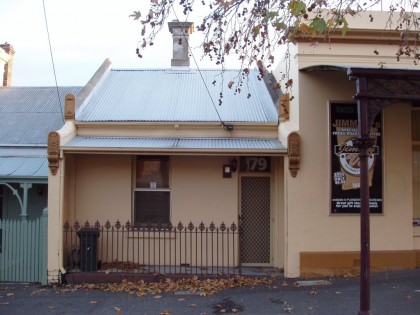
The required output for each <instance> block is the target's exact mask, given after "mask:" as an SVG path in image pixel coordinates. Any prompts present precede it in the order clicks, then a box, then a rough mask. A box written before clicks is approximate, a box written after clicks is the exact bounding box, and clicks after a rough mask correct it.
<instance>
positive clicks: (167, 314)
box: [159, 310, 171, 315]
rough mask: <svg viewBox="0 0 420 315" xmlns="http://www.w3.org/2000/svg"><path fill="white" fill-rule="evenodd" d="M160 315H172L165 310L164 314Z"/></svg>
mask: <svg viewBox="0 0 420 315" xmlns="http://www.w3.org/2000/svg"><path fill="white" fill-rule="evenodd" d="M159 315H171V313H170V312H169V311H167V310H164V311H163V312H162V313H160V314H159Z"/></svg>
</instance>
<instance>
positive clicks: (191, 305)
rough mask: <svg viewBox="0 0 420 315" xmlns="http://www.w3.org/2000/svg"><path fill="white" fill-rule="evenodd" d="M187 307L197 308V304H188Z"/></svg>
mask: <svg viewBox="0 0 420 315" xmlns="http://www.w3.org/2000/svg"><path fill="white" fill-rule="evenodd" d="M188 306H189V307H197V304H190V305H188Z"/></svg>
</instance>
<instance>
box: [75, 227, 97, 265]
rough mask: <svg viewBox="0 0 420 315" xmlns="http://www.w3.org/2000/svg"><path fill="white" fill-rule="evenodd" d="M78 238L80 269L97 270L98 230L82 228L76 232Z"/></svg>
mask: <svg viewBox="0 0 420 315" xmlns="http://www.w3.org/2000/svg"><path fill="white" fill-rule="evenodd" d="M77 235H78V236H79V238H80V270H81V271H96V270H98V237H99V230H98V229H92V228H83V229H80V230H79V231H78V232H77Z"/></svg>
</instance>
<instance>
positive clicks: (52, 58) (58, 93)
mask: <svg viewBox="0 0 420 315" xmlns="http://www.w3.org/2000/svg"><path fill="white" fill-rule="evenodd" d="M42 6H43V7H44V19H45V25H46V27H47V36H48V45H49V47H50V56H51V62H52V67H53V72H54V80H55V88H56V90H57V97H58V102H59V104H60V110H61V118H62V119H63V123H65V120H64V113H63V105H62V104H61V96H60V90H59V88H58V84H57V75H56V72H55V65H54V57H53V52H52V47H51V40H50V31H49V30H48V22H47V12H46V10H45V1H44V0H42Z"/></svg>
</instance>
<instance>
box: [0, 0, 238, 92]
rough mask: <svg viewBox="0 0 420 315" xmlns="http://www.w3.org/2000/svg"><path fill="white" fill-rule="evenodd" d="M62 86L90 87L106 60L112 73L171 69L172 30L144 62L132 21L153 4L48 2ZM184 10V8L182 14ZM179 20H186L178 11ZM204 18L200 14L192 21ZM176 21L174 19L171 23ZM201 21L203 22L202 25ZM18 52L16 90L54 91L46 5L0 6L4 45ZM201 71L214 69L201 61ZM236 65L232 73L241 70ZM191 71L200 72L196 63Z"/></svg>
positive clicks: (23, 1) (194, 40) (36, 0)
mask: <svg viewBox="0 0 420 315" xmlns="http://www.w3.org/2000/svg"><path fill="white" fill-rule="evenodd" d="M44 3H45V11H46V17H47V22H48V29H49V34H50V39H51V47H52V54H53V58H54V65H55V71H56V75H57V83H58V85H60V86H74V85H78V86H81V85H85V84H86V83H87V82H88V81H89V79H90V78H91V77H92V76H93V74H94V73H95V71H96V70H97V69H98V68H99V67H100V65H101V64H102V63H103V61H104V60H105V59H106V58H110V59H111V62H112V64H113V68H170V62H171V58H172V39H171V34H170V33H169V31H168V28H167V26H166V27H165V28H164V31H163V32H161V34H160V35H159V36H158V39H157V40H156V41H155V43H154V46H153V47H149V48H148V49H147V50H146V51H145V53H144V54H143V56H144V57H143V58H142V59H140V58H138V57H137V56H136V54H135V49H136V47H137V42H138V40H139V33H140V26H139V22H138V21H134V20H133V19H132V18H129V17H128V16H129V15H130V14H131V13H132V12H133V11H134V10H140V11H141V12H142V13H143V12H144V13H145V12H147V8H148V5H149V0H44ZM178 9H179V8H178ZM176 14H177V16H178V18H179V19H180V20H184V19H185V16H184V15H183V13H182V11H181V10H180V9H179V12H177V13H176ZM204 14H205V12H201V13H197V12H196V13H195V17H194V16H192V17H191V18H189V20H190V21H194V19H197V18H200V17H202V16H203V15H204ZM174 18H175V15H172V16H171V17H170V19H169V20H172V19H174ZM198 20H200V19H198ZM201 41H202V38H201V36H200V34H199V33H197V32H195V33H193V34H192V35H191V36H190V43H191V46H192V47H197V46H198V45H199V43H200V42H201ZM4 42H8V43H10V44H11V45H12V46H13V47H14V49H15V51H16V54H15V57H14V63H13V79H12V80H13V82H12V84H13V86H54V85H55V79H54V72H53V66H52V60H51V54H50V47H49V43H48V34H47V27H46V22H45V17H44V6H43V1H42V0H0V43H4ZM193 54H194V56H195V58H196V60H197V61H198V62H199V67H200V68H214V67H215V65H214V64H212V63H210V62H209V61H207V60H205V61H200V59H201V52H200V50H199V49H198V48H196V49H194V50H193ZM234 60H236V58H233V57H232V59H231V61H230V62H229V63H228V67H229V68H237V67H238V65H237V64H236V62H235V61H234ZM191 64H192V67H193V68H195V67H196V66H195V65H194V64H193V61H191Z"/></svg>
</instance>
